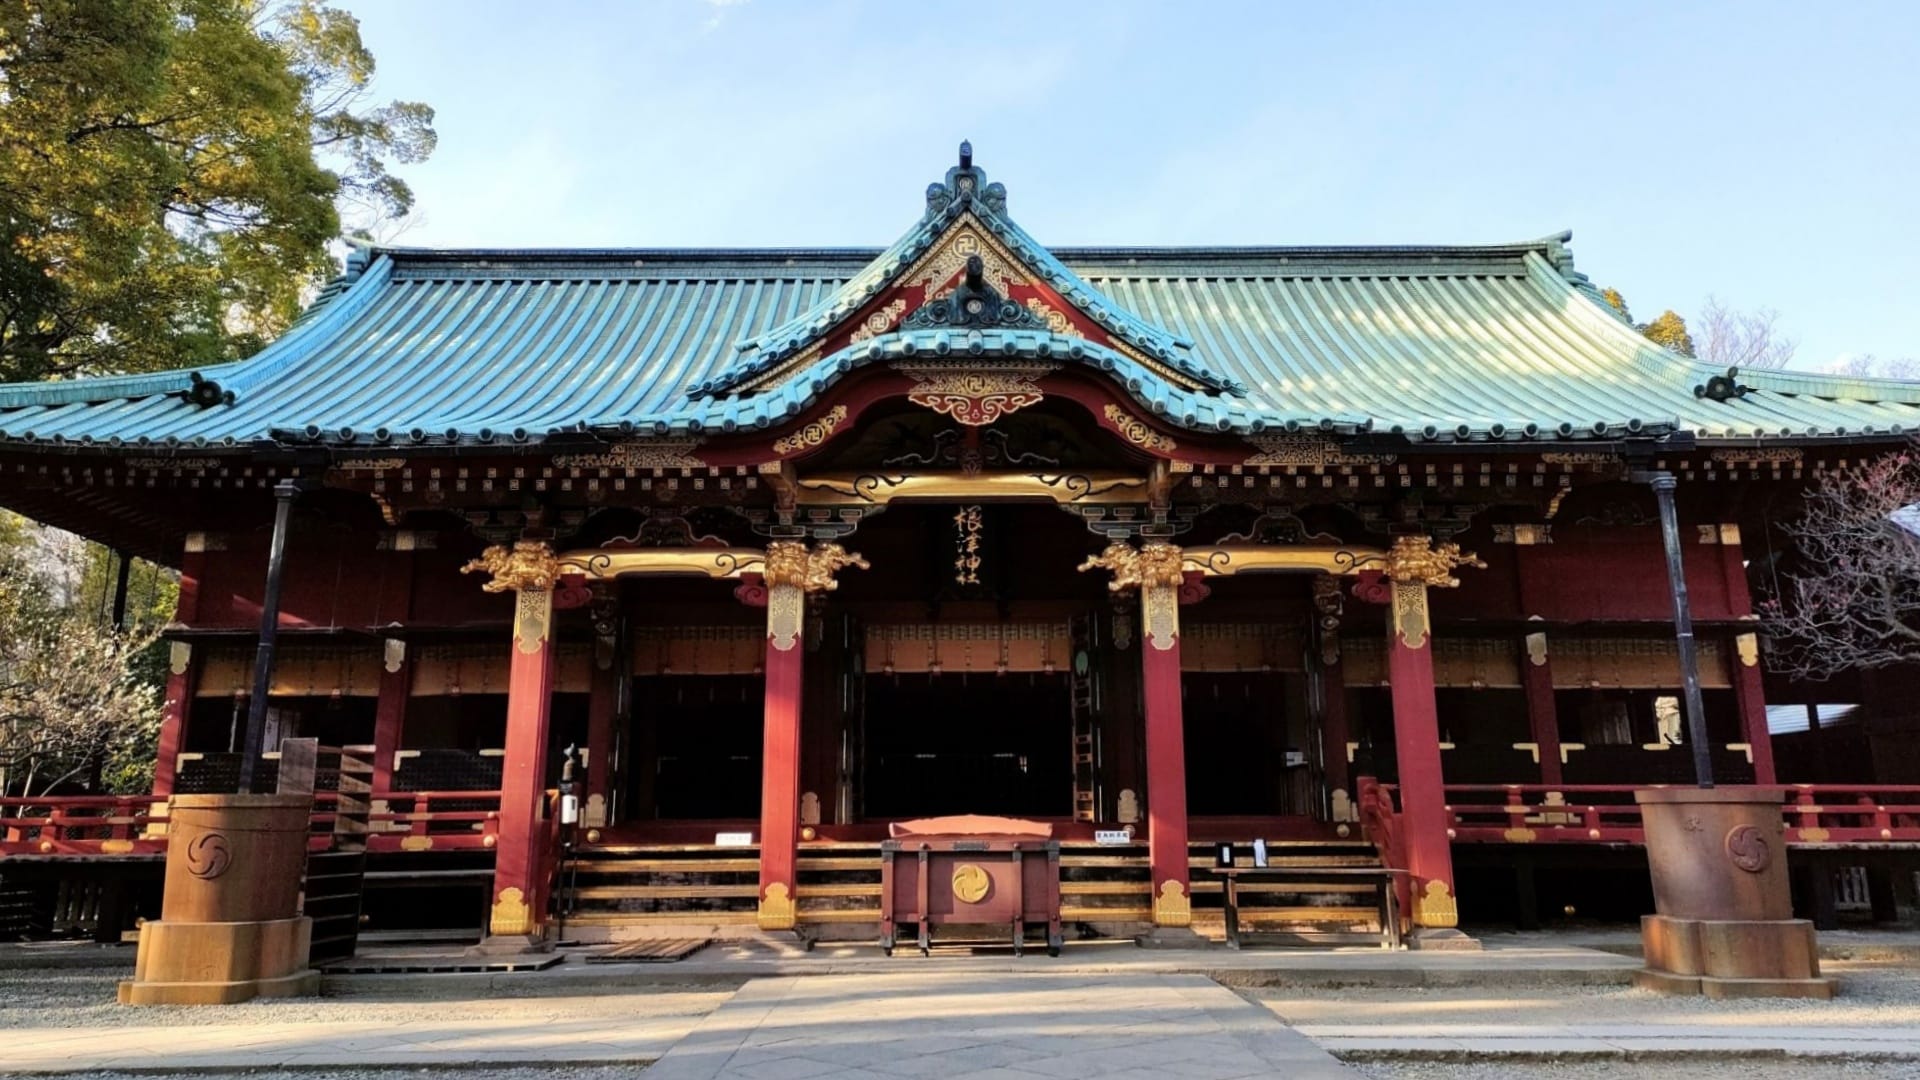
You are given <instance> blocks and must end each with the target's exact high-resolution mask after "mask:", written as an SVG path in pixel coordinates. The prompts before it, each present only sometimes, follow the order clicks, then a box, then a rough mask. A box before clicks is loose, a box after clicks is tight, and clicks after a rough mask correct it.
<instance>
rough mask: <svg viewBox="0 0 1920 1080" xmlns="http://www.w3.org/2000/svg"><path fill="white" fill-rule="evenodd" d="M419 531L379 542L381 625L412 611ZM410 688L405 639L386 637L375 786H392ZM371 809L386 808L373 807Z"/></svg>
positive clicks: (398, 622) (376, 716) (376, 715)
mask: <svg viewBox="0 0 1920 1080" xmlns="http://www.w3.org/2000/svg"><path fill="white" fill-rule="evenodd" d="M422 535H423V534H420V533H415V532H411V531H408V530H404V529H403V530H397V531H395V532H392V533H389V534H387V535H386V536H385V537H384V538H383V539H382V541H381V546H382V548H384V549H385V551H386V553H387V554H386V557H385V569H386V573H385V574H383V575H382V577H381V581H380V609H379V615H378V619H379V621H380V623H381V624H382V625H387V626H404V625H406V623H407V622H408V620H409V619H410V618H411V617H412V615H413V565H414V554H413V553H414V551H415V550H417V549H418V548H419V547H420V545H421V537H422ZM412 692H413V658H412V657H411V656H410V655H408V649H407V642H406V640H405V639H404V638H387V639H386V640H385V641H384V642H383V643H382V645H381V656H380V690H379V694H380V696H379V698H378V699H377V700H376V702H375V704H374V711H373V790H375V791H392V790H393V762H394V755H395V754H397V753H399V751H400V744H401V741H402V740H403V739H404V738H405V728H406V722H407V700H408V698H409V696H410V695H411V694H412ZM374 810H375V812H384V811H385V810H386V807H384V806H380V805H376V806H375V807H374Z"/></svg>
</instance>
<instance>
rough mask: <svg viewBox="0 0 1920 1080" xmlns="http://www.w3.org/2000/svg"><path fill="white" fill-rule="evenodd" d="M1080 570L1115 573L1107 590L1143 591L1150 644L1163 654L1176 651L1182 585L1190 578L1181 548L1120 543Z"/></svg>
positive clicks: (1144, 623) (1091, 558)
mask: <svg viewBox="0 0 1920 1080" xmlns="http://www.w3.org/2000/svg"><path fill="white" fill-rule="evenodd" d="M1080 569H1081V570H1082V571H1086V570H1106V571H1107V572H1109V573H1111V574H1112V575H1113V580H1112V581H1109V582H1108V583H1107V588H1108V589H1110V590H1112V591H1114V592H1122V591H1124V590H1127V589H1139V590H1140V618H1141V627H1142V629H1143V630H1144V631H1145V632H1146V637H1147V644H1148V645H1149V646H1151V647H1152V648H1155V649H1159V650H1162V651H1165V650H1167V649H1171V648H1173V646H1174V643H1175V641H1176V639H1178V638H1179V636H1180V586H1181V584H1182V582H1184V581H1185V579H1186V566H1185V556H1184V553H1183V552H1181V550H1180V549H1179V548H1178V547H1175V546H1174V545H1172V544H1165V543H1159V542H1154V543H1148V544H1142V545H1141V546H1140V547H1138V548H1136V547H1133V546H1132V545H1130V544H1123V543H1118V542H1116V543H1112V544H1108V545H1107V547H1106V550H1104V551H1102V552H1101V553H1100V554H1098V555H1090V556H1088V557H1087V561H1086V562H1083V563H1081V564H1080Z"/></svg>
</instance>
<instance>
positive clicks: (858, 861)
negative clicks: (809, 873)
mask: <svg viewBox="0 0 1920 1080" xmlns="http://www.w3.org/2000/svg"><path fill="white" fill-rule="evenodd" d="M799 867H800V869H801V870H870V871H872V872H873V873H875V874H878V873H879V872H880V856H878V855H875V856H873V857H872V858H870V859H863V858H858V857H855V856H843V857H838V858H834V857H828V856H807V855H802V856H800V861H799Z"/></svg>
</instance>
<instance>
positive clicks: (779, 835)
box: [743, 540, 867, 930]
mask: <svg viewBox="0 0 1920 1080" xmlns="http://www.w3.org/2000/svg"><path fill="white" fill-rule="evenodd" d="M866 565H867V561H866V560H865V559H863V558H861V557H860V556H858V555H850V554H848V553H847V552H846V551H845V550H844V549H842V548H841V547H840V545H838V544H821V545H820V546H818V547H816V548H814V549H813V550H812V551H808V550H807V547H806V545H804V544H800V543H796V542H794V541H791V540H779V541H775V542H773V543H771V544H768V545H767V568H766V572H765V575H764V580H765V589H766V605H767V662H766V678H767V699H766V712H765V715H764V717H763V718H762V724H763V728H762V735H761V757H760V906H759V916H758V921H759V924H760V929H762V930H791V929H793V927H794V925H795V924H796V923H797V922H798V918H799V909H798V905H797V901H798V890H797V887H796V886H797V881H796V877H797V875H796V873H795V863H796V862H797V861H798V856H799V852H798V846H799V842H800V714H801V707H800V706H801V699H802V694H803V693H804V691H805V684H804V683H803V682H802V679H801V675H802V670H803V668H804V666H805V664H804V662H803V660H804V657H805V656H806V647H805V642H804V641H803V640H802V638H803V637H804V636H805V633H806V621H807V594H808V593H812V592H826V591H829V590H832V589H834V588H836V587H837V586H838V582H836V581H834V579H833V575H834V574H835V573H836V572H837V571H839V570H840V568H842V567H845V566H858V567H861V568H865V567H866ZM743 595H751V590H750V589H748V590H743Z"/></svg>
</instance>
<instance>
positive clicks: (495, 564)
mask: <svg viewBox="0 0 1920 1080" xmlns="http://www.w3.org/2000/svg"><path fill="white" fill-rule="evenodd" d="M460 572H461V573H463V574H473V573H484V574H487V575H489V580H487V581H486V582H485V583H483V584H482V585H481V586H480V587H481V588H482V589H485V590H486V591H488V592H493V593H497V592H506V591H507V590H509V589H511V590H513V591H514V592H516V593H518V594H519V595H518V596H517V597H516V598H515V602H514V607H513V642H514V645H515V646H516V647H518V648H519V650H520V651H521V652H523V653H533V652H538V651H540V649H541V648H542V647H544V646H545V645H546V643H547V637H548V634H549V633H550V631H551V628H552V626H553V583H554V582H555V581H557V580H558V579H559V577H560V561H559V560H558V559H556V558H554V555H553V549H552V548H551V547H548V546H547V544H546V543H545V542H544V541H541V540H521V541H518V542H517V543H515V544H514V545H513V546H512V547H507V546H506V545H504V544H495V545H494V546H493V547H490V548H488V549H487V550H485V551H483V552H481V553H480V557H479V558H477V559H474V560H473V561H472V562H469V563H467V565H465V566H463V567H461V568H460Z"/></svg>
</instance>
